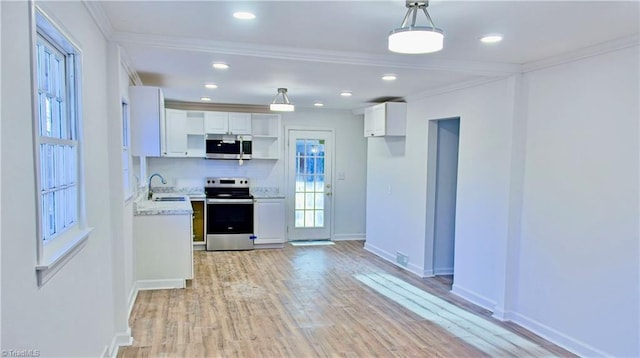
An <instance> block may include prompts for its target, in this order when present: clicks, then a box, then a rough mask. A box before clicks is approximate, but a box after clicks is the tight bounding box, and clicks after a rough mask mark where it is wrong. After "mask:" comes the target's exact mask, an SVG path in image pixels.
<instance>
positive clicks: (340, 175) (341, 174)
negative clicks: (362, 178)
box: [338, 172, 344, 180]
mask: <svg viewBox="0 0 640 358" xmlns="http://www.w3.org/2000/svg"><path fill="white" fill-rule="evenodd" d="M338 180H344V172H338Z"/></svg>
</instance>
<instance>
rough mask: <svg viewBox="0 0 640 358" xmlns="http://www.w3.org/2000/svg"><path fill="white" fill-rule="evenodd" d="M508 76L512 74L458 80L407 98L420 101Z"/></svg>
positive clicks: (411, 100)
mask: <svg viewBox="0 0 640 358" xmlns="http://www.w3.org/2000/svg"><path fill="white" fill-rule="evenodd" d="M508 77H510V76H502V77H485V78H477V79H473V80H468V81H462V82H457V83H453V84H451V85H446V86H442V87H438V88H434V89H430V90H427V91H423V92H418V93H416V94H412V95H410V96H406V97H405V100H406V101H407V102H415V101H419V100H422V99H425V98H428V97H433V96H437V95H441V94H444V93H449V92H455V91H459V90H462V89H465V88H471V87H476V86H481V85H484V84H487V83H492V82H497V81H502V80H504V79H506V78H508Z"/></svg>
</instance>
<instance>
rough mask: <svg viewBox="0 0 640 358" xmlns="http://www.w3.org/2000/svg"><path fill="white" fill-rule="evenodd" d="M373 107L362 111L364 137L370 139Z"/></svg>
mask: <svg viewBox="0 0 640 358" xmlns="http://www.w3.org/2000/svg"><path fill="white" fill-rule="evenodd" d="M374 119H375V118H374V117H373V107H367V108H365V109H364V136H365V137H371V136H373V135H374V133H373V121H374Z"/></svg>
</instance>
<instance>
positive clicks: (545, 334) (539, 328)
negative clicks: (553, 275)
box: [511, 312, 615, 357]
mask: <svg viewBox="0 0 640 358" xmlns="http://www.w3.org/2000/svg"><path fill="white" fill-rule="evenodd" d="M511 321H512V322H513V323H516V324H518V325H520V326H522V327H524V328H526V329H528V330H529V331H531V332H533V333H535V334H537V335H539V336H540V337H542V338H544V339H546V340H548V341H550V342H553V343H554V344H557V345H559V346H560V347H562V348H564V349H566V350H568V351H570V352H571V353H574V354H577V355H578V356H580V357H613V356H615V354H611V353H606V352H603V351H601V350H599V349H597V348H594V347H592V346H590V345H588V344H586V343H584V342H582V341H580V340H578V339H575V338H573V337H570V336H568V335H566V334H564V333H562V332H559V331H557V330H555V329H553V328H551V327H549V326H547V325H545V324H543V323H541V322H538V321H536V320H535V319H533V318H530V317H527V316H525V315H523V314H521V313H517V312H514V313H513V314H512V319H511Z"/></svg>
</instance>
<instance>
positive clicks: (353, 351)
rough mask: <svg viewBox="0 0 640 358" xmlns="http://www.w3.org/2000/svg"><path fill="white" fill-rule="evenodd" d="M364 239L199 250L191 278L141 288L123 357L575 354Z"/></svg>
mask: <svg viewBox="0 0 640 358" xmlns="http://www.w3.org/2000/svg"><path fill="white" fill-rule="evenodd" d="M362 247H363V242H362V241H349V242H337V243H336V245H332V246H309V247H293V246H290V245H287V246H286V247H285V248H284V249H282V250H279V249H276V250H255V251H236V252H205V251H197V252H195V255H194V260H195V270H196V272H195V278H194V280H193V281H192V282H191V283H190V285H188V287H187V288H186V289H181V290H157V291H141V292H140V293H139V294H138V298H137V300H136V303H135V306H134V309H133V312H132V314H131V319H130V325H131V328H132V331H133V336H134V343H133V346H131V347H123V348H120V351H119V353H118V357H121V358H128V357H254V356H255V357H325V356H332V357H333V356H344V357H374V356H377V357H484V356H500V357H504V356H512V357H525V356H527V357H533V356H566V357H569V356H572V354H570V353H569V352H567V351H565V350H563V349H561V348H559V347H557V346H555V345H553V344H551V343H549V342H547V341H545V340H543V339H541V338H540V337H537V336H536V335H534V334H532V333H530V332H528V331H526V330H524V329H523V328H521V327H518V326H516V325H514V324H504V323H501V322H499V321H496V320H494V319H492V318H491V317H490V312H488V311H485V310H483V309H480V308H478V307H476V306H474V305H471V304H469V303H467V302H465V301H463V300H461V299H458V298H456V297H455V296H453V295H451V294H449V293H448V290H449V289H450V285H451V278H450V277H438V278H429V279H420V278H418V277H416V276H413V275H411V274H408V273H406V272H405V271H403V270H401V269H399V268H397V267H395V266H393V265H391V264H389V263H387V262H385V261H383V260H382V259H380V258H378V257H376V256H375V255H372V254H370V253H368V252H366V251H365V250H364V249H363V248H362Z"/></svg>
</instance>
